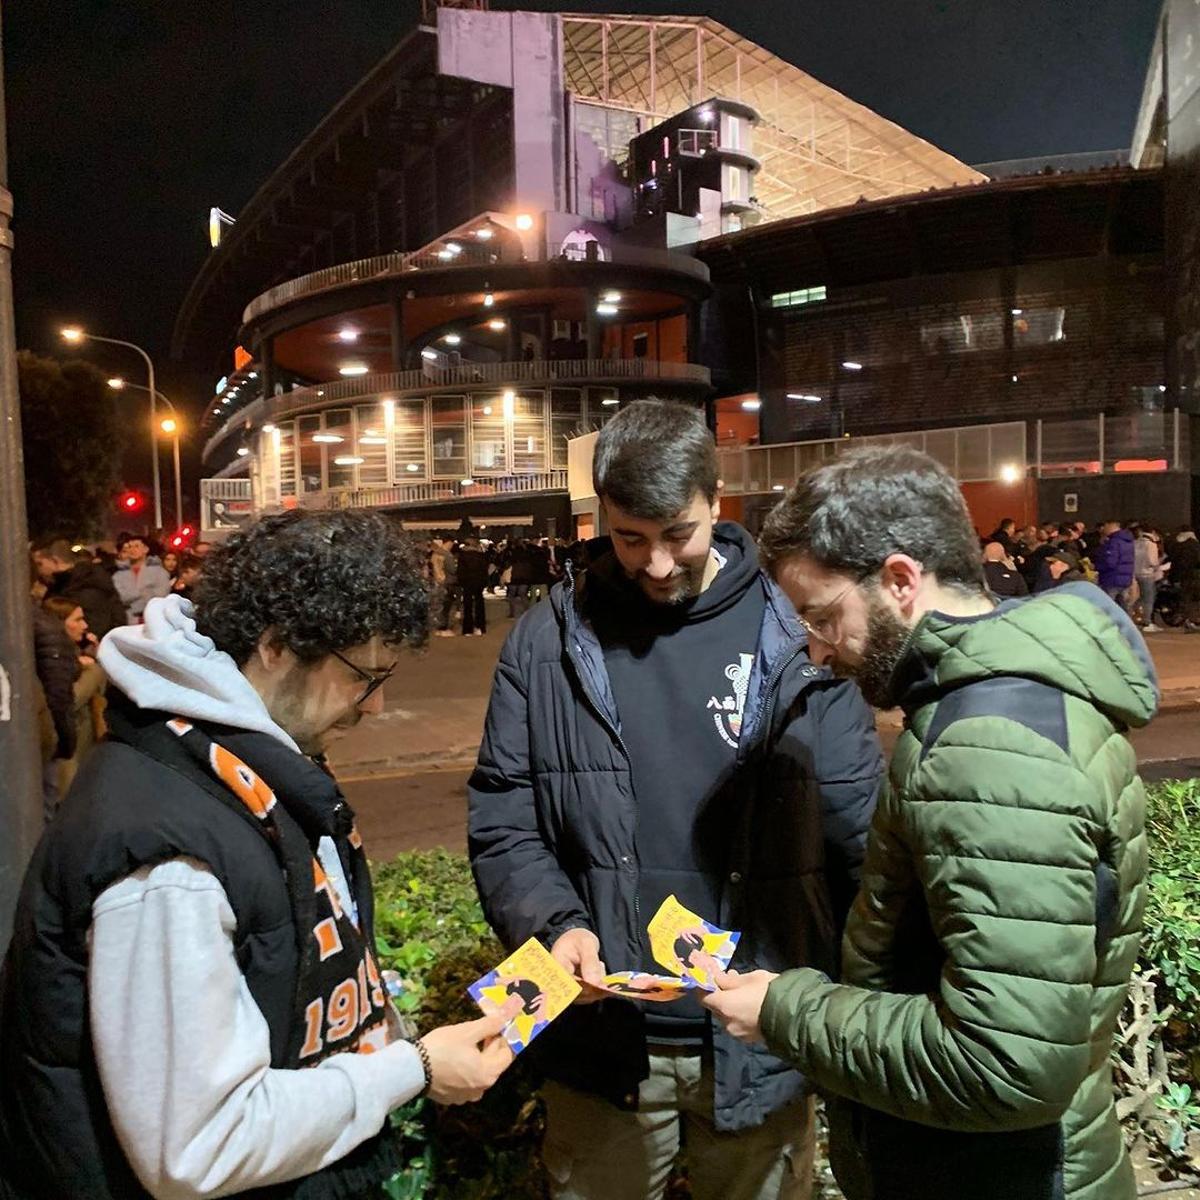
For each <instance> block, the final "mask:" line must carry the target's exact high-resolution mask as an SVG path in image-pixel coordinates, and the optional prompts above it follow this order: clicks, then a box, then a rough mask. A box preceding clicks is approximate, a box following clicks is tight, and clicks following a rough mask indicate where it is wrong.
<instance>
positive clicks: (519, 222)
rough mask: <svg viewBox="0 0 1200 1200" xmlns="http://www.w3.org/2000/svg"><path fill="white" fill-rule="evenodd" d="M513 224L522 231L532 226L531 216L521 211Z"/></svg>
mask: <svg viewBox="0 0 1200 1200" xmlns="http://www.w3.org/2000/svg"><path fill="white" fill-rule="evenodd" d="M515 224H516V226H517V228H518V229H519V230H521V231H522V232H523V233H524V232H525V231H526V230H529V229H532V228H533V218H532V217H531V216H530V215H529V214H528V213H521V214H520V215H519V216H518V217H517V219H516V222H515Z"/></svg>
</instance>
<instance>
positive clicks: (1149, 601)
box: [1137, 575, 1158, 625]
mask: <svg viewBox="0 0 1200 1200" xmlns="http://www.w3.org/2000/svg"><path fill="white" fill-rule="evenodd" d="M1137 584H1138V590H1139V591H1140V592H1141V593H1142V624H1143V625H1153V624H1154V599H1155V596H1156V595H1157V593H1158V581H1157V580H1156V579H1155V578H1154V576H1153V575H1139V576H1138V577H1137Z"/></svg>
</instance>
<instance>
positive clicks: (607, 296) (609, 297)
mask: <svg viewBox="0 0 1200 1200" xmlns="http://www.w3.org/2000/svg"><path fill="white" fill-rule="evenodd" d="M620 300H621V293H620V292H605V293H604V303H605V304H618V303H620Z"/></svg>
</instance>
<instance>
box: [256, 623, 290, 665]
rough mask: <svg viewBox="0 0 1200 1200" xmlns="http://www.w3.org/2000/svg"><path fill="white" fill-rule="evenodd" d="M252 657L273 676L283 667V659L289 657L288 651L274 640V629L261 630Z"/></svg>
mask: <svg viewBox="0 0 1200 1200" xmlns="http://www.w3.org/2000/svg"><path fill="white" fill-rule="evenodd" d="M254 657H255V658H257V659H258V662H259V665H260V666H261V667H262V669H263V670H264V671H266V672H267V673H268V674H274V673H275V672H276V671H278V670H280V669H281V668H282V667H283V666H284V660H285V658H287V657H289V656H288V651H287V648H286V647H285V646H284V645H282V643H280V642H279V641H278V640H277V639H276V637H275V629H274V627H272V628H270V629H264V630H263V632H262V636H261V637H260V638H259V639H258V645H257V646H255V648H254Z"/></svg>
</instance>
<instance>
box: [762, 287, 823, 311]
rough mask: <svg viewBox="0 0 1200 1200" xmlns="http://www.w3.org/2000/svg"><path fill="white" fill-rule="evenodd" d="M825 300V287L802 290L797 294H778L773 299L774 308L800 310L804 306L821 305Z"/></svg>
mask: <svg viewBox="0 0 1200 1200" xmlns="http://www.w3.org/2000/svg"><path fill="white" fill-rule="evenodd" d="M824 299H825V285H824V284H821V285H819V286H818V287H809V288H800V289H799V290H798V291H795V292H776V293H775V294H774V295H772V297H771V307H772V308H799V307H800V306H801V305H802V304H819V303H820V302H821V301H822V300H824Z"/></svg>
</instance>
